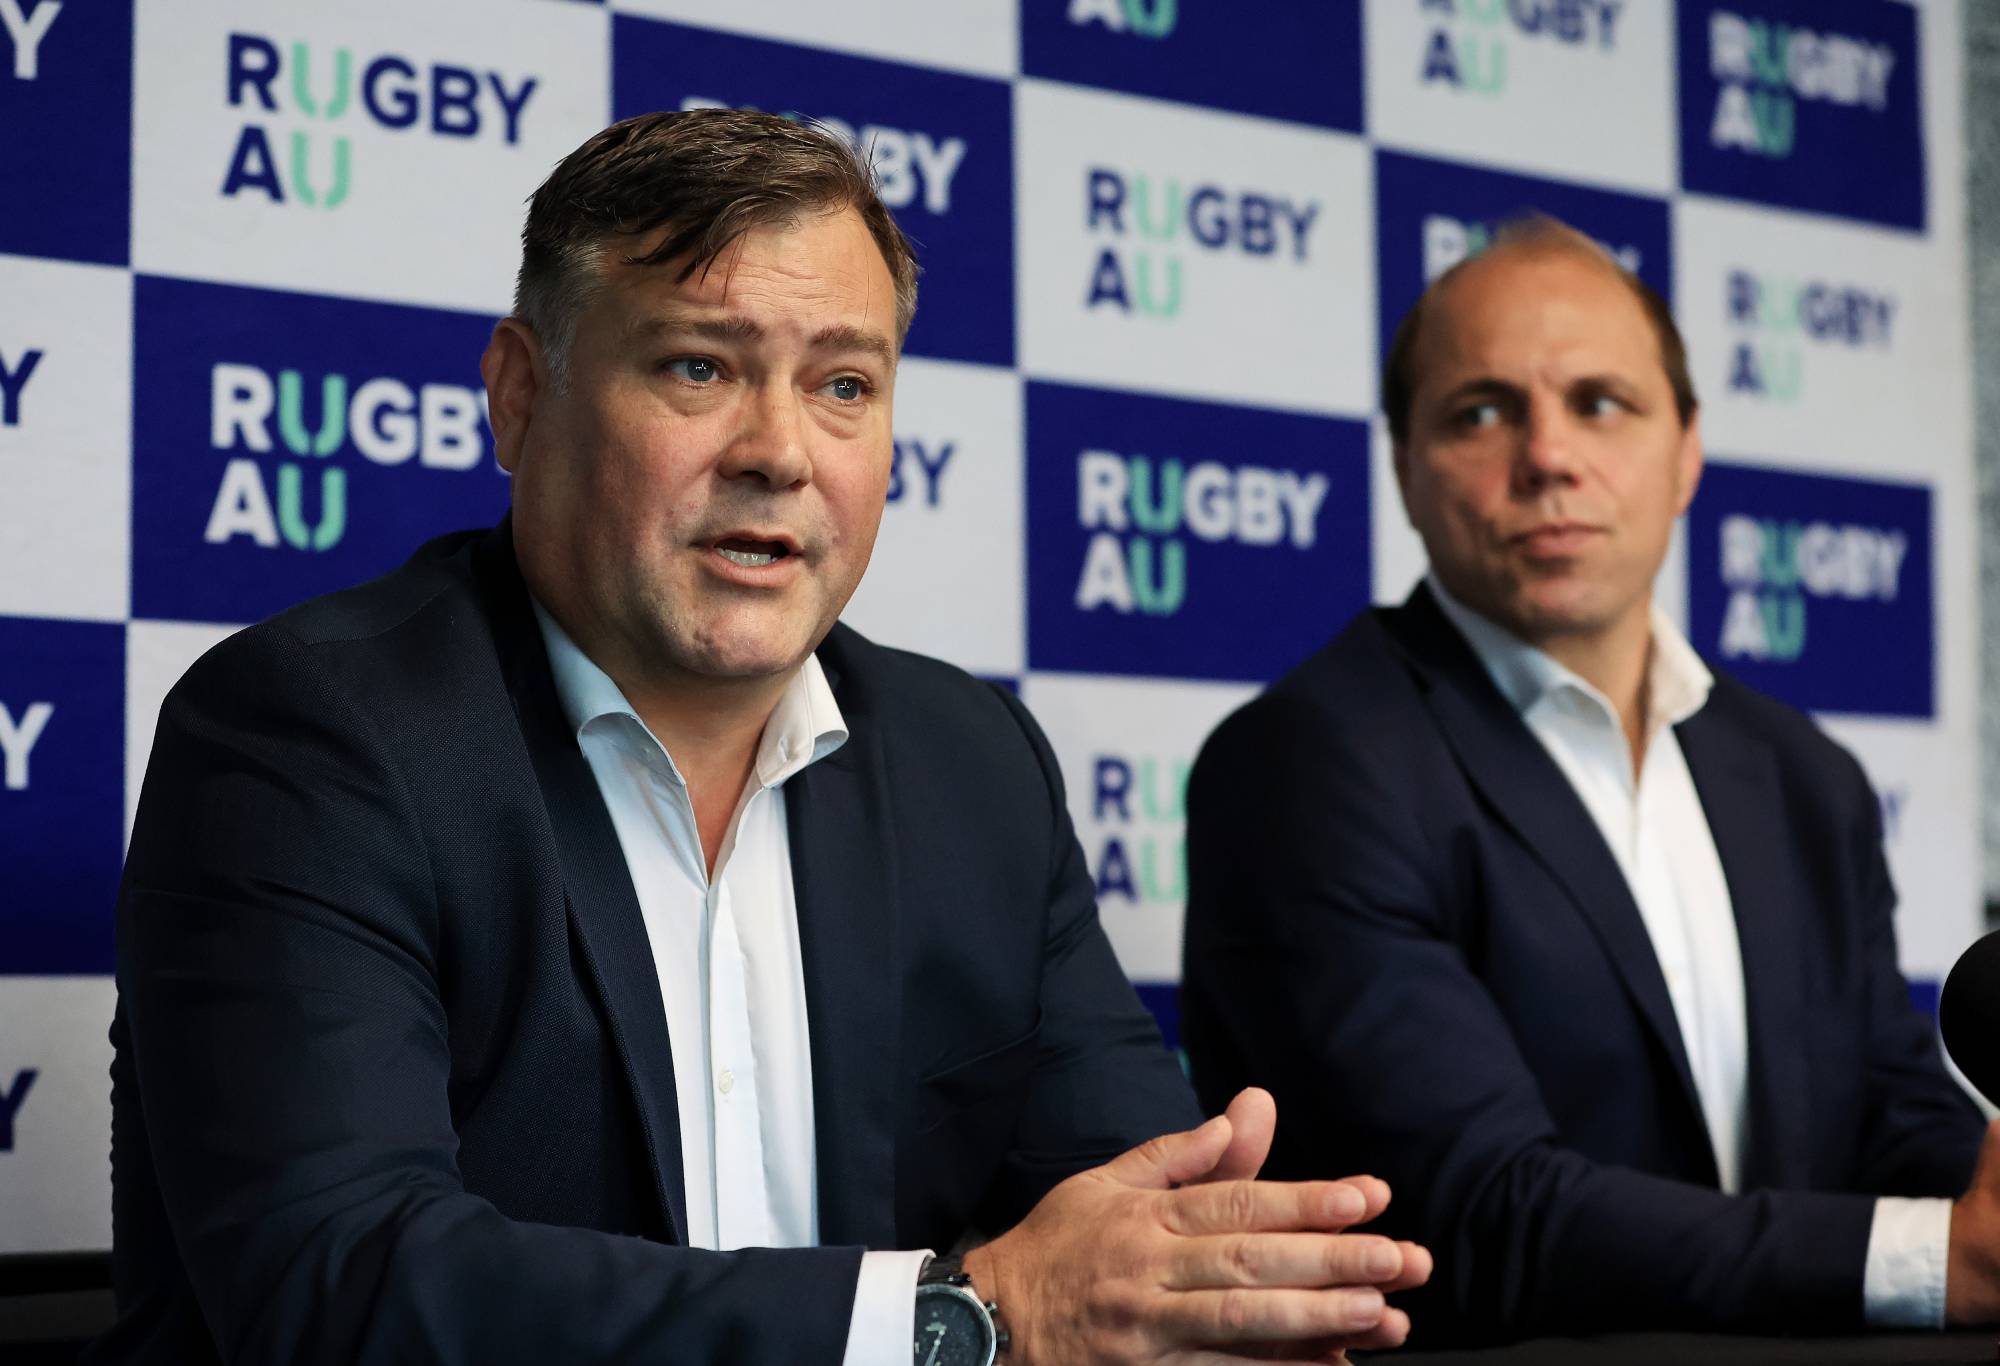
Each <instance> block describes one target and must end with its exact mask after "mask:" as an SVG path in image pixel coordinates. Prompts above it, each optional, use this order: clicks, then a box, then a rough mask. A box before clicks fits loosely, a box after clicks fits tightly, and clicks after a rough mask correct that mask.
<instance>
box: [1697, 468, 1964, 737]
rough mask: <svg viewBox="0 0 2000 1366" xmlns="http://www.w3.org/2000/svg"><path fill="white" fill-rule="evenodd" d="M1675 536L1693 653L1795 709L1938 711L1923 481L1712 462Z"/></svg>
mask: <svg viewBox="0 0 2000 1366" xmlns="http://www.w3.org/2000/svg"><path fill="white" fill-rule="evenodd" d="M1687 534H1688V637H1689V639H1690V640H1692V641H1693V642H1694V647H1695V648H1696V649H1697V650H1699V651H1701V653H1702V654H1703V655H1704V656H1706V657H1707V658H1709V659H1711V660H1713V661H1715V663H1716V664H1718V665H1720V666H1721V667H1722V668H1723V669H1725V670H1727V671H1728V672H1730V673H1732V674H1734V675H1735V676H1736V677H1738V678H1740V679H1742V680H1743V681H1744V682H1745V683H1748V684H1749V685H1750V686H1751V687H1753V688H1756V689H1758V690H1759V691H1762V692H1767V693H1770V694H1771V695H1772V696H1773V697H1777V698H1781V699H1783V700H1784V701H1786V702H1789V703H1791V704H1792V705H1793V706H1795V707H1799V708H1802V709H1804V710H1807V711H1821V712H1844V713H1852V714H1857V715H1864V716H1900V717H1916V718H1930V717H1934V716H1936V715H1937V626H1936V603H1935V600H1934V597H1933V592H1932V577H1931V574H1932V570H1931V491H1930V489H1929V488H1928V487H1927V486H1924V485H1920V484H1892V483H1887V482H1884V481H1881V480H1874V479H1848V478H1841V477H1836V476H1833V475H1825V474H1798V473H1794V472H1792V471H1790V470H1776V469H1761V468H1755V467H1752V466H1747V465H1730V464H1717V463H1715V462H1712V461H1711V462H1710V464H1709V466H1708V468H1707V470H1706V471H1705V472H1704V473H1703V475H1702V478H1701V489H1700V491H1699V492H1698V493H1697V494H1696V495H1695V500H1694V506H1693V507H1691V508H1690V509H1689V510H1688V528H1687Z"/></svg>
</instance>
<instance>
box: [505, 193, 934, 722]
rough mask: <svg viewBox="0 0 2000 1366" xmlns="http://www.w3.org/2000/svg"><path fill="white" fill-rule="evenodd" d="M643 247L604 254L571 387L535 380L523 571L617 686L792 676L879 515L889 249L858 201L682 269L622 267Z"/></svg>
mask: <svg viewBox="0 0 2000 1366" xmlns="http://www.w3.org/2000/svg"><path fill="white" fill-rule="evenodd" d="M635 245H636V250H639V251H642V250H644V249H646V248H648V247H650V246H651V245H652V243H651V242H650V241H644V242H640V243H637V244H632V243H614V244H613V245H612V248H611V250H610V251H608V252H607V253H606V263H605V265H604V266H603V267H602V269H603V270H604V271H605V278H604V280H603V281H602V284H601V286H600V288H599V289H598V291H597V292H596V294H595V295H594V297H593V298H592V299H591V300H590V302H589V303H587V304H586V305H585V306H584V308H583V311H582V313H581V314H580V316H579V317H578V320H577V328H576V336H575V340H574V342H573V344H572V348H571V352H570V375H571V384H570V388H569V391H568V392H567V393H565V394H556V393H554V392H553V391H552V390H551V389H550V388H549V387H548V386H547V385H546V384H545V383H544V384H540V385H539V386H538V387H537V390H536V393H535V397H534V403H533V407H532V411H531V415H530V417H529V420H528V422H527V425H526V428H525V431H524V433H523V435H522V437H521V440H520V444H519V448H518V452H517V453H516V454H515V456H514V460H513V463H512V464H511V465H509V468H510V469H511V470H512V472H513V474H514V538H515V544H516V547H517V549H518V552H519V555H520V559H521V566H522V572H523V574H524V575H525V576H526V578H527V580H528V584H529V587H530V588H532V589H533V590H534V592H535V594H536V596H537V597H538V598H540V599H541V600H542V602H543V603H544V604H545V605H547V606H548V607H549V608H550V609H551V611H553V612H554V613H555V614H556V616H557V617H558V619H559V620H561V621H562V622H563V624H564V626H565V627H566V628H567V629H568V630H569V631H570V632H571V634H572V635H573V636H574V637H575V638H576V639H577V642H578V644H580V645H581V646H582V647H583V648H584V650H585V651H586V653H589V654H590V655H591V656H592V657H593V658H594V659H596V660H597V661H598V662H599V663H600V664H601V665H603V666H604V667H605V668H606V670H607V671H608V672H610V673H611V674H612V675H613V677H614V678H618V679H619V680H620V681H621V682H622V683H626V684H627V685H628V687H629V686H630V685H631V684H633V683H638V684H640V685H642V686H645V687H648V688H652V687H662V686H671V685H672V684H674V683H676V682H680V681H686V680H689V679H690V678H702V679H709V680H719V679H728V678H736V679H749V678H770V677H774V676H778V675H784V674H788V673H789V672H790V671H791V670H792V669H794V668H796V667H797V666H798V665H799V664H800V663H801V662H802V661H803V660H804V658H805V656H806V655H807V654H809V653H810V652H811V651H812V650H813V648H814V647H815V646H816V645H818V643H819V641H820V640H821V638H822V637H823V636H825V634H826V632H827V630H828V629H829V628H830V627H831V626H832V625H833V623H834V620H835V619H836V618H837V617H838V616H839V615H840V611H841V608H842V607H844V606H845V605H846V603H847V599H848V597H849V595H851V594H852V593H853V591H854V587H855V584H856V583H857V582H859V581H860V578H861V572H862V570H863V569H865V568H866V567H867V565H868V556H869V552H870V551H871V550H872V549H873V547H874V544H875V530H876V527H877V525H878V523H879V522H880V520H881V516H882V507H883V501H884V495H885V493H886V490H887V486H888V478H889V469H890V464H891V453H892V444H891V443H892V438H891V428H890V421H889V406H890V398H891V395H892V392H893V389H894V383H895V374H896V306H895V288H894V284H893V282H892V280H891V278H890V275H889V268H888V266H887V264H886V263H885V262H884V261H883V258H882V253H881V251H880V250H879V249H878V248H877V247H876V245H875V242H874V239H873V238H872V237H870V236H869V233H868V230H867V227H866V226H865V225H864V224H863V222H862V220H861V217H860V215H859V214H857V213H855V212H853V211H852V210H846V211H841V212H837V213H832V214H826V215H821V216H817V217H810V218H804V219H801V220H800V221H799V222H798V223H796V224H793V225H780V226H773V227H763V228H756V229H753V230H751V231H750V232H748V233H746V234H745V235H744V236H743V237H742V238H740V239H739V240H738V241H737V242H736V243H735V244H733V245H732V246H731V247H730V249H729V250H727V251H725V252H724V253H723V255H722V256H721V257H720V258H719V259H717V260H716V261H715V262H713V263H712V264H711V265H710V267H709V268H708V269H707V270H706V271H699V270H698V271H696V272H695V273H694V274H693V275H692V276H690V277H689V278H688V279H687V280H686V281H684V282H681V283H678V284H677V283H675V281H674V278H673V277H674V275H675V274H676V273H677V267H676V266H675V265H673V264H671V263H670V264H667V265H663V266H653V267H633V266H627V265H624V264H622V263H621V262H620V261H619V260H618V258H619V257H620V256H623V255H626V254H635ZM496 344H497V343H496ZM505 444H506V443H503V463H507V462H506V460H505V458H504V457H505V455H506V452H505V450H504V446H505Z"/></svg>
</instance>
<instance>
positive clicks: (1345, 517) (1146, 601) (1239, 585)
mask: <svg viewBox="0 0 2000 1366" xmlns="http://www.w3.org/2000/svg"><path fill="white" fill-rule="evenodd" d="M1027 392H1028V408H1027V437H1028V440H1027V445H1028V667H1029V668H1030V669H1035V670H1057V671H1068V672H1075V673H1095V674H1128V675H1139V676H1144V677H1157V678H1194V679H1226V680H1232V681H1243V682H1265V681H1267V680H1269V679H1272V678H1275V677H1277V676H1278V675H1279V674H1280V673H1282V672H1284V671H1285V670H1286V669H1288V668H1290V667H1291V666H1292V665H1294V664H1296V663H1298V662H1299V661H1300V660H1301V659H1303V658H1305V657H1306V655H1308V654H1310V653H1311V652H1312V651H1313V650H1314V649H1316V648H1317V647H1318V646H1320V645H1321V644H1323V643H1325V641H1326V640H1327V639H1328V638H1329V637H1331V636H1332V635H1333V634H1334V633H1335V632H1336V631H1338V630H1339V629H1340V628H1341V627H1342V626H1344V625H1346V624H1347V621H1348V619H1349V618H1350V617H1352V616H1353V615H1354V614H1355V613H1356V612H1358V611H1360V610H1361V609H1362V608H1363V607H1365V606H1367V605H1368V601H1369V583H1370V574H1371V572H1372V561H1371V559H1370V547H1369V530H1368V517H1369V507H1368V460H1369V455H1368V442H1369V433H1368V424H1367V423H1365V422H1353V421H1347V420H1344V419H1340V418H1330V417H1316V416H1312V415H1308V414H1304V413H1287V412H1276V411H1272V410H1268V409H1261V408H1245V407H1239V406H1236V405H1233V404H1222V403H1196V402H1191V401H1189V400H1186V399H1172V398H1156V397H1151V396H1144V395H1138V394H1120V393H1110V392H1107V391H1104V390H1099V389H1084V388H1079V387H1075V386H1071V385H1066V384H1049V383H1043V382H1031V383H1030V384H1029V385H1028V386H1027Z"/></svg>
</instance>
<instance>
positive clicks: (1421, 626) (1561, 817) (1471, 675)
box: [1389, 585, 1702, 1118]
mask: <svg viewBox="0 0 2000 1366" xmlns="http://www.w3.org/2000/svg"><path fill="white" fill-rule="evenodd" d="M1389 620H1390V622H1391V630H1392V632H1393V634H1394V635H1395V636H1396V638H1397V639H1398V640H1399V641H1400V642H1401V643H1402V645H1403V647H1404V650H1405V653H1406V656H1407V657H1408V658H1409V659H1410V660H1411V662H1412V663H1413V664H1415V665H1416V668H1417V672H1418V676H1419V681H1420V684H1421V685H1422V686H1423V687H1424V689H1425V692H1426V694H1427V701H1428V702H1429V703H1430V706H1431V711H1432V714H1433V715H1435V716H1436V717H1437V720H1438V725H1439V727H1440V729H1442V730H1443V732H1444V735H1445V738H1446V740H1447V742H1448V743H1449V744H1450V745H1451V747H1452V750H1453V752H1454V753H1456V754H1457V756H1458V759H1459V763H1460V764H1461V765H1462V766H1463V767H1464V769H1465V772H1466V775H1467V777H1468V778H1469V779H1470V781H1471V782H1472V785H1473V786H1474V787H1475V788H1477V789H1478V791H1479V794H1480V796H1481V797H1482V798H1484V799H1485V801H1486V803H1487V804H1488V805H1489V806H1490V807H1491V808H1492V809H1493V810H1494V811H1495V812H1496V813H1498V815H1499V817H1500V819H1501V821H1502V822H1503V823H1504V824H1506V825H1507V826H1508V827H1509V828H1510V829H1511V830H1512V831H1513V833H1514V835H1515V836H1516V837H1517V838H1518V839H1519V840H1520V842H1521V843H1522V844H1523V845H1524V846H1526V848H1527V850H1528V852H1529V853H1530V854H1532V855H1533V856H1534V857H1535V859H1536V860H1537V861H1539V862H1540V863H1541V864H1542V866H1543V867H1544V868H1546V869H1547V870H1548V871H1549V873H1550V874H1551V875H1552V876H1553V877H1554V878H1555V880H1556V881H1557V882H1558V883H1560V884H1561V885H1562V887H1563V890H1564V891H1566V892H1567V893H1568V894H1569V899H1570V901H1571V902H1573V903H1574V904H1575V906H1576V908H1577V910H1578V911H1579V912H1581V913H1582V915H1583V918H1584V920H1585V921H1586V922H1587V923H1588V924H1589V925H1590V927H1591V929H1592V930H1593V931H1594V932H1595V933H1596V935H1597V938H1598V940H1599V942H1600V943H1601V944H1602V945H1603V947H1604V951H1605V954H1606V955H1607V956H1608V957H1609V958H1610V960H1611V963H1612V966H1613V967H1614V968H1615V969H1616V971H1617V973H1618V975H1619V977H1620V979H1621V980H1622V981H1623V982H1624V984H1625V989H1626V990H1627V992H1629V993H1630V995H1631V997H1632V1000H1633V1002H1634V1004H1635V1005H1636V1006H1637V1008H1638V1011H1639V1014H1640V1016H1641V1018H1643V1019H1644V1020H1645V1021H1646V1024H1647V1026H1648V1027H1649V1028H1650V1029H1651V1030H1652V1033H1653V1036H1654V1038H1655V1039H1656V1041H1657V1042H1658V1043H1659V1045H1660V1047H1661V1049H1662V1050H1664V1051H1665V1053H1666V1056H1667V1058H1668V1059H1669V1061H1670V1062H1671V1064H1672V1067H1673V1071H1674V1075H1675V1077H1676V1078H1677V1079H1678V1081H1679V1085H1680V1089H1681V1093H1682V1095H1683V1096H1684V1097H1685V1098H1686V1100H1687V1103H1688V1105H1689V1106H1691V1107H1693V1112H1694V1114H1695V1115H1696V1116H1697V1118H1699V1117H1700V1116H1701V1113H1702V1110H1701V1101H1700V1098H1699V1096H1698V1094H1697V1093H1696V1091H1695V1087H1694V1074H1693V1072H1692V1071H1691V1070H1690V1068H1689V1067H1688V1059H1687V1048H1686V1046H1685V1044H1683V1042H1682V1040H1681V1031H1680V1023H1679V1021H1678V1019H1677V1018H1676V1017H1675V1015H1674V1007H1673V999H1672V998H1671V997H1670V996H1669V995H1668V994H1667V983H1666V979H1665V978H1664V977H1663V976H1662V975H1661V973H1660V960H1659V957H1658V955H1656V954H1655V953H1654V951H1653V941H1652V937H1651V936H1650V935H1649V934H1648V933H1647V932H1646V925H1645V921H1644V920H1642V919H1641V918H1640V915H1639V907H1638V904H1637V903H1636V902H1634V901H1633V899H1632V890H1631V887H1630V886H1629V885H1628V884H1627V883H1626V881H1625V874H1624V871H1623V870H1622V869H1621V868H1620V867H1619V866H1618V861H1617V859H1616V858H1615V857H1613V855H1612V853H1611V849H1610V847H1609V846H1608V845H1606V844H1605V842H1604V836H1603V835H1602V834H1601V833H1600V832H1599V830H1598V828H1597V825H1596V822H1594V821H1593V820H1592V819H1591V818H1590V813H1589V811H1587V810H1586V809H1585V808H1584V805H1583V802H1582V799H1580V798H1579V797H1578V796H1577V795H1576V792H1575V789H1573V788H1572V787H1571V786H1570V785H1569V779H1567V778H1566V777H1564V776H1563V772H1562V770H1561V769H1560V768H1558V767H1557V766H1556V763H1555V760H1553V759H1551V758H1550V757H1549V755H1548V752H1547V751H1546V750H1544V749H1543V748H1542V745H1541V742H1540V741H1538V740H1537V739H1535V736H1534V733H1533V732H1531V731H1530V730H1529V729H1528V727H1527V725H1526V724H1525V723H1524V722H1523V721H1522V720H1521V718H1520V717H1519V716H1518V715H1517V714H1516V713H1515V711H1514V709H1513V707H1512V706H1510V705H1509V704H1508V702H1507V699H1506V698H1504V697H1502V696H1501V695H1500V691H1499V689H1498V688H1496V687H1494V686H1493V681H1492V680H1491V679H1490V678H1489V677H1488V676H1487V674H1486V669H1485V667H1484V666H1483V665H1482V664H1480V662H1479V659H1478V657H1477V656H1476V655H1474V654H1473V652H1472V648H1471V646H1469V645H1467V644H1466V643H1465V641H1464V639H1463V638H1462V637H1460V635H1459V634H1458V631H1457V629H1456V628H1454V627H1453V626H1452V624H1451V623H1450V621H1449V620H1447V619H1446V617H1445V615H1444V613H1443V611H1441V610H1440V609H1439V607H1438V606H1437V603H1436V602H1435V600H1433V599H1432V597H1431V594H1430V590H1429V589H1428V588H1426V587H1423V586H1421V585H1420V586H1419V587H1418V588H1417V590H1416V591H1415V592H1414V593H1412V594H1411V595H1410V598H1409V600H1408V601H1407V602H1406V603H1405V604H1404V605H1403V608H1402V610H1401V611H1400V612H1397V613H1393V614H1390V617H1389Z"/></svg>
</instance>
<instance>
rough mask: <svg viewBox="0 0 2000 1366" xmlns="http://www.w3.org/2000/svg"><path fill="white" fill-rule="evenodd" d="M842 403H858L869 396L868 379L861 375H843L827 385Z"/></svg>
mask: <svg viewBox="0 0 2000 1366" xmlns="http://www.w3.org/2000/svg"><path fill="white" fill-rule="evenodd" d="M826 387H827V388H828V389H830V390H832V391H833V396H834V397H835V398H837V399H839V400H840V401H841V402H842V403H858V402H860V401H861V400H862V399H864V398H866V397H868V381H867V380H865V379H863V378H861V376H859V375H842V376H841V377H840V378H839V379H836V380H832V381H830V382H829V383H828V384H827V386H826Z"/></svg>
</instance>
